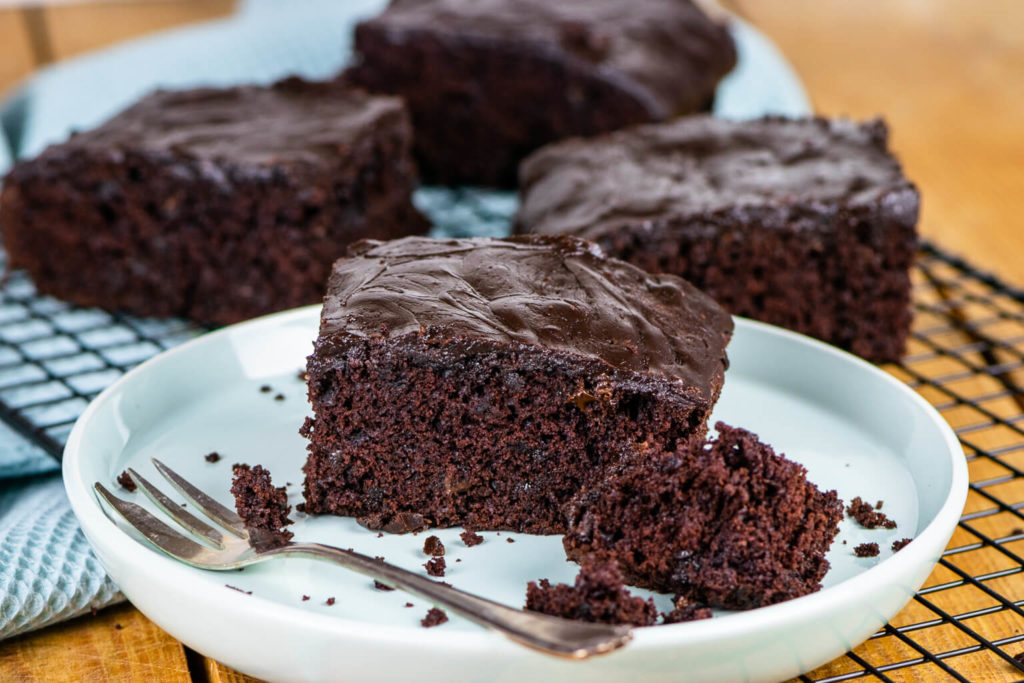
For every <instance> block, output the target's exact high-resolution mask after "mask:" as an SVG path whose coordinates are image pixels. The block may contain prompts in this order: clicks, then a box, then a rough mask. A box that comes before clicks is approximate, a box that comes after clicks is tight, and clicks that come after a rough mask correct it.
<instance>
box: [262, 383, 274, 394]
mask: <svg viewBox="0 0 1024 683" xmlns="http://www.w3.org/2000/svg"><path fill="white" fill-rule="evenodd" d="M271 391H273V389H272V388H271V387H270V385H269V384H264V385H263V386H261V387H260V393H263V394H269V393H270V392H271Z"/></svg>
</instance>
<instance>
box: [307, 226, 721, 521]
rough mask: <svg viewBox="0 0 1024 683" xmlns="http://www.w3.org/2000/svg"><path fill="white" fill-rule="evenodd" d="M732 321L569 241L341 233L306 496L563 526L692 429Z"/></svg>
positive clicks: (444, 517)
mask: <svg viewBox="0 0 1024 683" xmlns="http://www.w3.org/2000/svg"><path fill="white" fill-rule="evenodd" d="M731 333H732V319H731V318H730V317H729V315H728V314H727V313H726V312H725V311H723V310H722V309H721V308H720V307H719V306H718V305H717V304H715V303H714V301H712V300H711V299H710V298H709V297H708V296H706V295H704V294H702V293H701V292H700V291H698V290H697V289H696V288H694V287H692V286H691V285H690V284H689V283H687V282H685V281H683V280H681V279H679V278H677V277H675V276H672V275H650V274H648V273H645V272H643V271H641V270H640V269H638V268H635V267H634V266H631V265H629V264H627V263H623V262H622V261H618V260H616V259H611V258H607V257H605V256H604V255H603V254H602V253H601V251H600V250H599V249H598V248H597V247H595V246H594V245H592V244H590V243H588V242H585V241H582V240H578V239H576V238H571V237H546V236H533V237H520V238H511V239H506V240H489V239H462V240H445V241H435V240H429V239H424V238H415V237H410V238H405V239H402V240H396V241H392V242H373V241H367V242H362V243H359V244H357V245H354V246H353V248H352V250H351V254H350V256H349V257H348V258H343V259H340V260H338V262H337V263H336V264H335V265H334V271H333V274H332V276H331V279H330V283H329V284H328V290H327V296H326V297H325V299H324V310H323V314H322V318H321V324H320V334H319V337H318V338H317V341H316V344H315V346H314V352H313V355H312V356H310V357H309V362H308V365H307V372H308V375H309V398H310V401H311V403H312V407H313V414H314V417H313V418H311V419H310V420H309V421H308V422H307V423H306V425H305V427H304V428H303V433H304V434H305V435H306V436H307V437H308V438H309V440H310V445H309V458H308V460H307V462H306V465H305V467H304V471H305V474H306V480H305V498H306V511H307V512H310V513H332V514H338V515H347V516H354V517H357V518H359V519H360V521H361V522H362V523H364V524H365V525H366V526H369V527H370V528H378V529H383V530H386V531H393V532H398V531H408V530H413V529H416V528H420V527H423V526H439V527H447V526H456V525H463V526H466V527H468V528H472V529H509V530H514V531H525V532H530V533H540V534H549V533H561V532H564V531H565V530H566V517H565V510H564V506H565V505H566V504H567V503H568V502H569V500H570V499H571V498H572V496H573V495H575V494H576V493H577V492H578V491H579V489H580V487H581V486H587V485H591V484H593V483H595V482H596V481H597V480H598V479H600V478H601V477H602V476H604V473H605V472H606V471H607V470H608V468H610V467H614V466H616V465H619V464H621V463H623V462H624V461H628V460H630V459H632V458H634V457H636V456H637V454H638V453H642V452H646V451H647V450H648V449H651V448H664V449H672V448H675V447H677V446H681V445H682V444H685V443H689V441H691V440H694V439H698V440H699V439H702V438H703V437H704V434H705V433H706V430H707V418H708V414H709V413H710V411H711V408H712V406H713V405H714V403H715V401H716V400H717V398H718V394H719V391H720V389H721V386H722V380H723V374H724V371H725V367H726V364H727V361H726V355H725V346H726V343H727V342H728V340H729V337H730V335H731Z"/></svg>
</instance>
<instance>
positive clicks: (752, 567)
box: [563, 422, 843, 609]
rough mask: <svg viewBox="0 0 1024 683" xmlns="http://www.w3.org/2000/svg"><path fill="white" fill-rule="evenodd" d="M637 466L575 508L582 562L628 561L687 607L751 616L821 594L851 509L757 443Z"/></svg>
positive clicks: (719, 444)
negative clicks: (693, 605)
mask: <svg viewBox="0 0 1024 683" xmlns="http://www.w3.org/2000/svg"><path fill="white" fill-rule="evenodd" d="M715 429H716V430H717V431H718V437H717V438H715V439H714V440H712V441H710V442H709V443H707V444H702V443H695V442H690V443H688V444H685V445H683V446H682V447H681V448H679V449H677V450H676V451H675V452H670V453H664V454H654V453H652V454H651V455H650V457H647V458H635V459H633V460H631V461H629V462H626V463H625V464H623V465H622V466H621V467H619V468H618V469H617V470H616V471H614V472H611V473H609V474H608V476H606V477H604V478H602V479H600V480H598V481H597V482H595V483H594V484H593V485H591V486H588V487H586V488H585V489H583V490H582V491H581V492H580V494H579V495H578V496H577V497H576V499H575V500H573V502H572V505H571V506H570V510H571V511H570V521H569V530H568V532H567V533H566V534H565V537H564V539H563V544H564V546H565V550H566V554H567V555H568V556H569V557H570V559H574V560H577V561H581V562H594V561H597V560H605V561H609V560H610V561H614V562H616V563H617V564H618V566H619V568H620V569H621V570H622V573H623V574H624V576H625V577H626V582H627V583H629V584H630V585H635V586H640V587H643V588H651V589H653V590H656V591H659V592H662V593H676V594H678V595H679V596H680V597H681V599H682V600H683V602H685V603H698V604H701V605H708V606H711V607H723V608H727V609H749V608H752V607H760V606H763V605H770V604H773V603H776V602H781V601H783V600H789V599H791V598H796V597H799V596H801V595H806V594H808V593H812V592H814V591H817V590H818V589H820V588H821V579H822V577H824V576H825V572H826V571H827V570H828V567H829V563H828V561H827V560H826V559H825V553H826V551H827V550H828V548H829V546H830V545H831V544H832V541H833V540H834V539H835V536H836V534H837V533H838V531H839V527H838V525H839V521H840V520H841V519H842V517H843V509H842V502H841V501H840V500H839V499H838V497H837V496H836V492H835V491H828V492H822V491H821V490H819V489H818V488H817V487H816V486H815V485H814V484H813V483H811V482H809V481H808V480H807V471H806V470H805V469H804V467H803V466H802V465H799V464H797V463H795V462H793V461H791V460H787V459H786V458H785V457H783V456H781V455H777V454H776V453H775V452H774V451H773V450H772V448H771V446H768V445H767V444H764V443H761V442H760V441H759V440H758V438H757V436H756V435H755V434H752V433H750V432H748V431H746V430H743V429H738V428H736V427H729V426H728V425H725V424H722V423H721V422H719V423H718V424H717V425H716V426H715Z"/></svg>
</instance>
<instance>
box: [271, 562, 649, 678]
mask: <svg viewBox="0 0 1024 683" xmlns="http://www.w3.org/2000/svg"><path fill="white" fill-rule="evenodd" d="M260 554H261V555H271V554H273V555H293V556H299V557H306V558H311V559H318V560H329V561H331V562H334V563H335V564H339V565H341V566H342V567H345V568H346V569H352V570H354V571H357V572H359V573H360V574H365V575H366V576H369V577H372V578H374V579H376V580H378V581H380V582H381V583H384V584H387V585H389V586H392V587H393V588H400V589H402V590H404V591H406V592H408V593H412V594H413V595H417V596H419V597H421V598H423V599H425V600H428V601H429V602H431V603H433V604H435V605H438V606H440V607H444V608H446V609H450V610H451V611H452V612H455V613H456V614H458V615H460V616H462V617H465V618H466V619H469V620H470V621H473V622H475V623H477V624H480V625H481V626H485V627H487V628H490V629H493V630H495V631H498V632H499V633H502V634H503V635H505V636H506V637H508V638H510V639H511V640H514V641H516V642H517V643H521V644H523V645H526V646H528V647H531V648H534V649H536V650H541V651H543V652H546V653H549V654H554V655H559V656H562V657H568V658H570V659H584V658H587V657H590V656H591V655H596V654H602V653H605V652H610V651H612V650H614V649H616V648H619V647H622V646H623V645H625V644H626V643H627V642H629V640H631V639H632V637H633V633H632V629H631V628H630V627H629V626H628V625H611V624H593V623H587V622H580V621H570V620H568V619H559V618H557V617H551V616H548V615H546V614H540V613H535V612H526V611H524V610H520V609H514V608H512V607H508V606H507V605H502V604H501V603H498V602H494V601H493V600H488V599H486V598H481V597H479V596H477V595H473V594H472V593H467V592H465V591H461V590H459V589H458V588H453V587H451V586H449V585H447V584H444V583H441V582H440V581H434V580H432V579H428V578H426V577H424V576H421V575H419V574H416V573H413V572H411V571H408V570H406V569H402V568H401V567H396V566H394V565H391V564H387V563H386V562H383V561H381V560H376V559H374V558H372V557H369V556H367V555H363V554H362V553H357V552H355V551H353V550H342V549H341V548H335V547H333V546H329V545H323V544H320V543H291V544H288V545H286V546H282V547H280V548H275V549H272V550H267V551H264V552H261V553H260Z"/></svg>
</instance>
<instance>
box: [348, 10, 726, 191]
mask: <svg viewBox="0 0 1024 683" xmlns="http://www.w3.org/2000/svg"><path fill="white" fill-rule="evenodd" d="M355 53H356V54H355V60H356V61H355V64H354V66H353V67H352V68H351V69H349V71H348V72H347V73H346V78H348V79H349V80H351V81H352V82H353V83H356V84H358V85H361V86H363V87H366V88H368V89H370V90H372V91H374V92H383V93H393V94H396V95H401V96H402V97H404V98H405V100H406V102H407V103H408V105H409V110H410V112H411V114H412V120H413V126H414V128H415V130H416V141H415V144H416V157H417V161H418V163H419V166H420V170H421V172H422V175H423V179H424V181H425V182H429V183H441V184H455V185H461V184H469V185H497V186H508V187H511V186H514V185H515V182H516V167H517V165H518V163H519V161H520V160H521V159H522V158H523V157H524V156H526V155H527V154H528V153H530V152H531V151H533V150H535V149H537V148H538V147H540V146H541V145H544V144H546V143H549V142H552V141H554V140H559V139H562V138H565V137H569V136H572V135H594V134H597V133H602V132H605V131H609V130H614V129H616V128H622V127H624V126H627V125H631V124H636V123H643V122H647V121H662V120H666V119H670V118H673V117H675V116H679V115H681V114H688V113H692V112H696V111H700V110H701V109H702V108H706V107H708V106H709V105H710V102H711V99H712V96H713V94H714V90H715V87H716V85H717V84H718V81H719V80H720V79H721V78H722V76H723V75H725V74H726V73H728V72H729V70H730V69H732V67H733V65H734V64H735V63H736V50H735V46H734V45H733V42H732V39H731V38H730V36H729V33H728V31H727V30H726V29H725V27H723V26H721V25H719V24H718V23H716V22H714V21H712V20H711V19H709V18H708V17H707V16H706V15H705V14H704V13H703V12H702V11H701V10H700V8H698V7H697V6H696V5H694V4H693V3H691V2H690V1H689V0H643V1H642V2H624V1H623V0H557V1H555V2H552V1H551V0H392V3H391V4H390V5H389V6H388V8H387V9H386V10H385V11H384V12H383V13H382V14H380V15H379V16H377V17H375V18H373V19H370V20H369V21H366V22H363V23H362V24H360V25H359V26H358V27H357V28H356V35H355Z"/></svg>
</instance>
